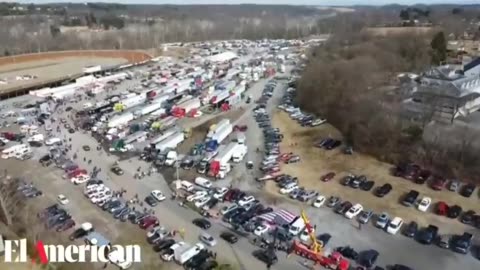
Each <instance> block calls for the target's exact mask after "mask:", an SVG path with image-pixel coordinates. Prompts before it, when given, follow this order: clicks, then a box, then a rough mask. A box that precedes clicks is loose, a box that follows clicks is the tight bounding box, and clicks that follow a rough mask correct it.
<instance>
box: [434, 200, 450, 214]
mask: <svg viewBox="0 0 480 270" xmlns="http://www.w3.org/2000/svg"><path fill="white" fill-rule="evenodd" d="M448 208H449V207H448V204H446V203H445V202H442V201H440V202H438V203H437V205H436V207H435V213H436V214H437V215H440V216H446V215H447V213H448Z"/></svg>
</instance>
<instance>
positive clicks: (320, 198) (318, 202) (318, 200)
mask: <svg viewBox="0 0 480 270" xmlns="http://www.w3.org/2000/svg"><path fill="white" fill-rule="evenodd" d="M326 200H327V198H325V196H322V195H320V196H318V197H317V198H316V199H315V201H313V203H312V206H313V207H316V208H320V207H321V206H322V205H323V204H324V203H325V201H326Z"/></svg>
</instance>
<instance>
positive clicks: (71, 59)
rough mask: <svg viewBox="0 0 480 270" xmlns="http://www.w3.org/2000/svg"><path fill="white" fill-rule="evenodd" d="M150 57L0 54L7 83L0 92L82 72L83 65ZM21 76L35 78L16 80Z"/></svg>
mask: <svg viewBox="0 0 480 270" xmlns="http://www.w3.org/2000/svg"><path fill="white" fill-rule="evenodd" d="M149 58H150V56H149V55H147V54H146V53H143V52H136V51H68V52H52V53H40V54H25V55H17V56H10V57H2V58H0V79H1V80H2V81H4V82H6V84H0V92H7V91H12V90H14V89H17V88H22V87H29V86H34V85H35V84H39V83H42V82H46V81H52V80H56V79H61V78H65V77H68V76H72V75H77V74H81V73H82V72H83V71H82V68H84V67H86V66H92V65H101V66H114V65H119V64H126V63H135V62H140V61H144V60H146V59H149ZM24 75H30V76H36V78H35V79H30V80H16V77H17V76H24Z"/></svg>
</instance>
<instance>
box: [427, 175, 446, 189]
mask: <svg viewBox="0 0 480 270" xmlns="http://www.w3.org/2000/svg"><path fill="white" fill-rule="evenodd" d="M446 183H447V180H446V179H445V178H441V177H435V178H434V179H433V180H432V183H431V185H430V186H431V188H432V189H433V190H442V189H443V187H445V184H446Z"/></svg>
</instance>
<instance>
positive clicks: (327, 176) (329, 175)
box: [320, 172, 335, 182]
mask: <svg viewBox="0 0 480 270" xmlns="http://www.w3.org/2000/svg"><path fill="white" fill-rule="evenodd" d="M334 177H335V173H334V172H329V173H327V174H325V175H324V176H322V177H321V178H320V179H321V180H322V181H323V182H328V181H330V180H332V179H333V178H334Z"/></svg>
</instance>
